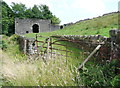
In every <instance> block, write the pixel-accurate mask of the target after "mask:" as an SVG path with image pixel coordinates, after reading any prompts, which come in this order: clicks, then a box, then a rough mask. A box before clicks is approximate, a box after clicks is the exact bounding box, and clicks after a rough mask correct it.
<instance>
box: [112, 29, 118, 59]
mask: <svg viewBox="0 0 120 88" xmlns="http://www.w3.org/2000/svg"><path fill="white" fill-rule="evenodd" d="M110 37H111V58H110V59H111V60H112V59H119V60H120V30H114V29H113V30H110Z"/></svg>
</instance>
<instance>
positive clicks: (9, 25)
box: [2, 1, 14, 34]
mask: <svg viewBox="0 0 120 88" xmlns="http://www.w3.org/2000/svg"><path fill="white" fill-rule="evenodd" d="M13 23H14V20H13V12H12V10H11V8H9V6H8V5H7V4H6V3H5V2H4V1H2V34H8V32H9V31H13Z"/></svg>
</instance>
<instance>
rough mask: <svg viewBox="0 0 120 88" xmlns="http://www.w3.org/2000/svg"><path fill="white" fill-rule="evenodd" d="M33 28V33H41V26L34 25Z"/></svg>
mask: <svg viewBox="0 0 120 88" xmlns="http://www.w3.org/2000/svg"><path fill="white" fill-rule="evenodd" d="M32 28H33V33H39V25H37V24H34V25H33V26H32Z"/></svg>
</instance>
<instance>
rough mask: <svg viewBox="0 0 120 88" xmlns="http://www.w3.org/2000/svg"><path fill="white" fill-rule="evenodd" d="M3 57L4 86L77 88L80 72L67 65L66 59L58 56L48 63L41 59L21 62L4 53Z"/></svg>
mask: <svg viewBox="0 0 120 88" xmlns="http://www.w3.org/2000/svg"><path fill="white" fill-rule="evenodd" d="M1 55H2V57H3V58H4V59H3V62H2V63H3V70H2V72H3V86H77V83H76V82H75V76H76V75H78V72H77V71H76V68H74V66H73V65H70V64H66V60H65V59H64V58H61V57H58V56H57V57H55V58H53V59H50V60H48V61H47V63H45V62H44V61H43V60H42V59H41V58H39V59H38V60H33V59H27V60H25V61H22V62H20V61H15V58H14V59H12V58H11V57H10V56H8V55H7V54H5V53H4V52H2V53H1ZM46 59H47V58H46ZM73 68H74V70H73Z"/></svg>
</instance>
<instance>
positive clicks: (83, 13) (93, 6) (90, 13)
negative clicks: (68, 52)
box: [3, 0, 120, 24]
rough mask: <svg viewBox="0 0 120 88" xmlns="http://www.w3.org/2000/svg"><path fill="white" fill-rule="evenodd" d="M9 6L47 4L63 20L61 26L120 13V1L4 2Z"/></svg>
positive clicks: (36, 0) (46, 0)
mask: <svg viewBox="0 0 120 88" xmlns="http://www.w3.org/2000/svg"><path fill="white" fill-rule="evenodd" d="M3 1H5V2H6V3H7V4H8V5H10V4H11V2H15V3H23V4H25V5H26V6H27V7H33V6H34V4H36V5H40V4H46V5H47V6H49V8H50V11H51V12H52V13H53V14H54V15H56V16H57V17H58V18H60V20H61V24H64V23H70V22H76V21H79V20H82V19H86V18H93V17H97V16H100V15H103V14H105V13H109V12H115V11H118V2H119V1H120V0H3Z"/></svg>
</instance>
